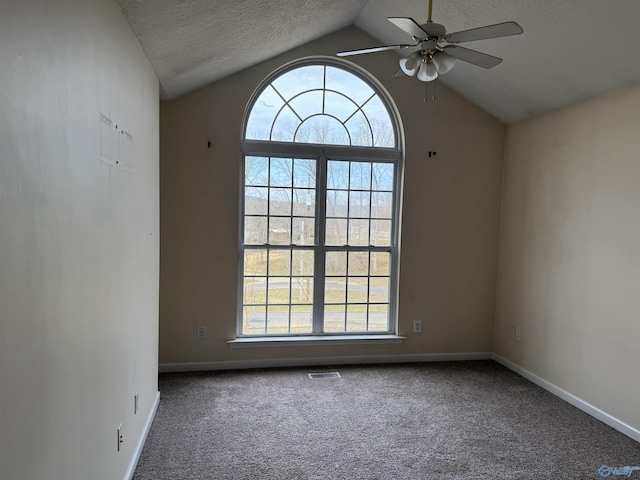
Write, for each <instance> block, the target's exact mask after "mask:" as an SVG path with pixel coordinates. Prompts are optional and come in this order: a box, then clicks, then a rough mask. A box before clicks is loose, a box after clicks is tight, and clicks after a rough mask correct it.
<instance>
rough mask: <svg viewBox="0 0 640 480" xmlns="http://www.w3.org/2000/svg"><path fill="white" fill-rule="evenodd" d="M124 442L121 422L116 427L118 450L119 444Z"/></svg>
mask: <svg viewBox="0 0 640 480" xmlns="http://www.w3.org/2000/svg"><path fill="white" fill-rule="evenodd" d="M123 443H124V435H123V434H122V424H120V426H119V427H118V452H119V451H120V446H121V445H122V444H123Z"/></svg>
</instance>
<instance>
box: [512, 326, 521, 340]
mask: <svg viewBox="0 0 640 480" xmlns="http://www.w3.org/2000/svg"><path fill="white" fill-rule="evenodd" d="M513 339H514V340H515V341H516V342H520V340H522V331H521V330H520V329H519V328H518V327H515V328H514V329H513Z"/></svg>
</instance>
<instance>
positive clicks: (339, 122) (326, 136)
mask: <svg viewBox="0 0 640 480" xmlns="http://www.w3.org/2000/svg"><path fill="white" fill-rule="evenodd" d="M246 118H247V121H246V125H245V135H244V139H245V140H262V141H273V142H293V143H307V144H324V145H347V146H358V147H374V148H375V147H380V148H397V145H398V135H397V128H396V124H395V122H394V121H393V120H392V116H391V115H390V113H389V107H388V105H387V103H386V101H385V100H384V97H382V96H381V94H380V93H379V91H378V90H377V88H376V87H375V86H374V85H373V84H372V83H371V82H369V81H367V80H365V79H364V78H363V76H362V75H360V74H358V73H357V72H356V71H355V70H354V69H351V68H349V67H348V66H346V65H344V64H340V63H337V62H330V61H326V60H312V61H308V60H307V61H304V62H301V63H296V64H294V65H290V66H288V67H286V68H284V69H283V70H280V71H278V72H276V73H275V74H274V75H273V76H271V77H270V78H268V79H267V80H266V81H265V83H264V84H263V86H262V88H261V89H260V90H259V91H258V93H257V95H256V96H254V101H253V102H252V104H251V105H250V108H249V113H248V115H247V116H246Z"/></svg>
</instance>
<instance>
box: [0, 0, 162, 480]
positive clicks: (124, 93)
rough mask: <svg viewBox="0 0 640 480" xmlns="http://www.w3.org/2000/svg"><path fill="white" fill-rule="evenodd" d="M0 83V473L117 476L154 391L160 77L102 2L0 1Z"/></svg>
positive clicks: (23, 477)
mask: <svg viewBox="0 0 640 480" xmlns="http://www.w3.org/2000/svg"><path fill="white" fill-rule="evenodd" d="M0 89H1V91H0V478H2V479H3V480H32V479H33V480H35V479H42V480H85V479H91V480H98V479H105V480H107V479H108V480H113V479H120V478H123V477H124V476H125V472H126V471H127V469H128V468H129V466H130V463H131V461H132V459H133V457H134V449H135V447H136V443H137V441H138V440H139V438H140V437H141V435H142V432H143V429H144V424H145V421H146V420H147V417H148V416H149V414H150V412H151V411H152V407H153V405H154V402H155V400H156V395H157V342H158V327H157V318H158V306H157V305H158V278H159V272H158V270H159V268H158V255H159V244H158V242H159V235H158V233H159V219H158V217H159V214H158V208H159V192H158V184H159V180H158V175H159V172H158V115H159V110H158V82H157V79H156V77H155V74H154V72H153V70H152V69H151V67H150V66H149V64H148V62H147V60H146V58H145V56H144V54H143V52H142V50H141V48H140V46H139V44H138V42H137V40H136V38H135V37H134V36H133V34H132V32H131V31H130V29H129V26H128V25H127V23H126V21H125V20H124V18H123V16H122V14H121V12H120V10H119V8H118V6H117V4H116V3H115V2H114V1H113V0H56V1H55V2H52V1H49V0H39V1H38V0H2V2H0ZM101 113H103V114H105V115H107V116H109V117H110V118H112V119H113V120H114V121H116V122H117V123H119V124H120V126H121V127H124V128H125V129H126V130H127V131H129V132H131V134H132V135H133V138H134V162H135V163H134V169H133V171H132V172H131V171H126V170H124V169H122V168H116V167H113V166H110V165H108V164H107V163H104V162H101V156H100V149H101V146H100V114H101ZM136 391H139V392H140V411H139V412H138V414H137V415H135V416H134V415H133V395H134V393H135V392H136ZM121 422H122V423H123V424H124V427H123V432H124V444H123V449H122V451H121V452H119V453H118V452H117V451H116V429H117V427H118V425H119V424H120V423H121Z"/></svg>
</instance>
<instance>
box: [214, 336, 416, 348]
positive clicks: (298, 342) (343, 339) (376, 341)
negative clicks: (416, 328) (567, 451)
mask: <svg viewBox="0 0 640 480" xmlns="http://www.w3.org/2000/svg"><path fill="white" fill-rule="evenodd" d="M406 338H407V337H401V336H399V335H326V336H315V335H310V336H304V337H303V336H300V337H240V338H236V339H234V340H229V341H228V342H227V344H228V345H229V347H230V348H253V347H299V346H310V345H328V346H329V345H330V346H335V345H388V344H394V343H403V342H404V341H405V339H406Z"/></svg>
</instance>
